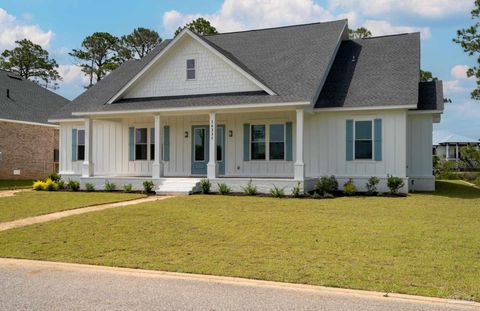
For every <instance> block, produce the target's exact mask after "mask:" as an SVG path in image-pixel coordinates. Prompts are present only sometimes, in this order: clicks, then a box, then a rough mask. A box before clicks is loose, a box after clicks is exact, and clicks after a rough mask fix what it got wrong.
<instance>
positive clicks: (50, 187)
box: [43, 178, 58, 191]
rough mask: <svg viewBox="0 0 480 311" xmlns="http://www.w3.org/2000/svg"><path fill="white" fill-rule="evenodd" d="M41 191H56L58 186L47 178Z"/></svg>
mask: <svg viewBox="0 0 480 311" xmlns="http://www.w3.org/2000/svg"><path fill="white" fill-rule="evenodd" d="M43 189H44V190H47V191H57V190H58V184H57V183H56V182H54V181H53V180H51V179H50V178H47V180H46V181H45V184H44V186H43Z"/></svg>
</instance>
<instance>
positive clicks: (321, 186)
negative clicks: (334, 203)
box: [315, 175, 338, 196]
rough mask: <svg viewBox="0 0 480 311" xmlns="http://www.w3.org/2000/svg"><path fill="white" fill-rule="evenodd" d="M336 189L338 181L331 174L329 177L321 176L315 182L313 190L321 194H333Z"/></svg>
mask: <svg viewBox="0 0 480 311" xmlns="http://www.w3.org/2000/svg"><path fill="white" fill-rule="evenodd" d="M336 191H338V181H337V179H336V178H335V176H333V175H332V176H330V177H327V176H323V177H322V178H320V180H319V181H317V183H316V184H315V192H316V193H318V194H319V195H321V196H324V195H326V194H332V195H333V194H334V193H335V192H336Z"/></svg>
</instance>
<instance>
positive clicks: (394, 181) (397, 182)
mask: <svg viewBox="0 0 480 311" xmlns="http://www.w3.org/2000/svg"><path fill="white" fill-rule="evenodd" d="M387 176H388V179H387V186H388V189H390V193H391V194H398V191H399V190H400V188H402V187H403V186H404V185H405V183H404V182H403V178H400V177H395V176H392V175H387Z"/></svg>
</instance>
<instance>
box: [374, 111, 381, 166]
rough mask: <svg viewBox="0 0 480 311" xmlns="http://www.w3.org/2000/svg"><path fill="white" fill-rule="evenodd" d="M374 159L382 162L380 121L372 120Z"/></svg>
mask: <svg viewBox="0 0 480 311" xmlns="http://www.w3.org/2000/svg"><path fill="white" fill-rule="evenodd" d="M374 146H375V147H374V149H375V150H374V156H373V157H374V159H375V161H382V119H375V120H374Z"/></svg>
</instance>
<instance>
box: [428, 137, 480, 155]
mask: <svg viewBox="0 0 480 311" xmlns="http://www.w3.org/2000/svg"><path fill="white" fill-rule="evenodd" d="M466 146H477V147H480V140H478V139H473V138H469V137H465V136H462V135H458V134H455V133H451V132H449V131H434V132H433V148H432V152H433V155H436V156H438V157H439V158H441V159H445V160H447V161H458V160H460V157H461V152H460V149H461V148H462V147H466Z"/></svg>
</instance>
